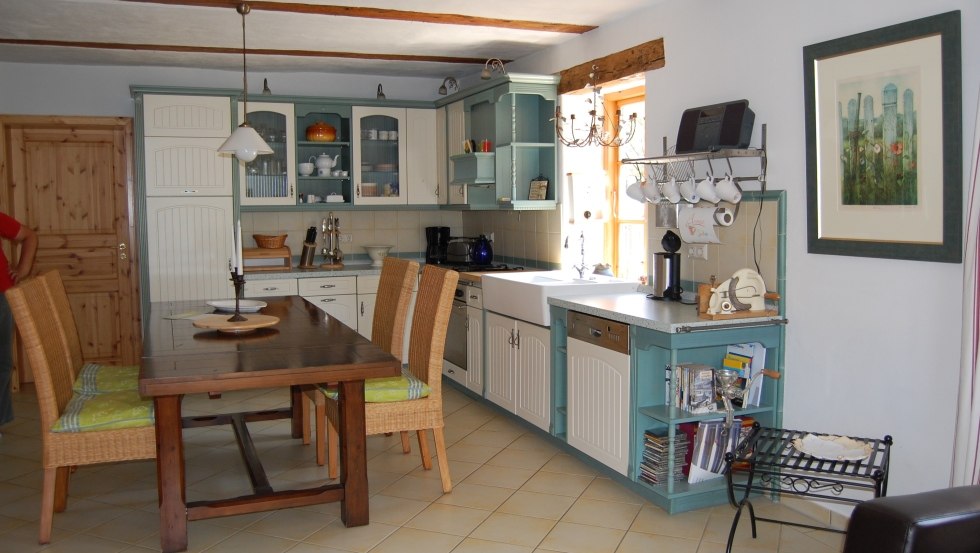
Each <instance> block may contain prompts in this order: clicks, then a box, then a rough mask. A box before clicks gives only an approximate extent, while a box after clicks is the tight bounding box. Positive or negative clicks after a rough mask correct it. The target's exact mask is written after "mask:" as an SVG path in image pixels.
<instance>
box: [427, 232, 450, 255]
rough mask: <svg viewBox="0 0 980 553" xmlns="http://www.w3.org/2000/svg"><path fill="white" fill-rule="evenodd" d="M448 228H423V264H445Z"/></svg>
mask: <svg viewBox="0 0 980 553" xmlns="http://www.w3.org/2000/svg"><path fill="white" fill-rule="evenodd" d="M448 245H449V227H425V262H426V263H445V262H446V253H447V252H446V248H447V246H448Z"/></svg>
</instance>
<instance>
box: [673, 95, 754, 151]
mask: <svg viewBox="0 0 980 553" xmlns="http://www.w3.org/2000/svg"><path fill="white" fill-rule="evenodd" d="M754 123H755V113H753V112H752V110H751V109H749V101H748V100H737V101H734V102H725V103H723V104H715V105H712V106H703V107H699V108H691V109H688V110H685V111H684V113H683V114H682V115H681V124H680V128H679V129H678V130H677V146H676V147H675V149H674V151H675V152H676V153H678V154H686V153H689V152H713V151H715V150H720V149H723V148H748V147H749V140H751V139H752V125H753V124H754Z"/></svg>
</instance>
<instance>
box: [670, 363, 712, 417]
mask: <svg viewBox="0 0 980 553" xmlns="http://www.w3.org/2000/svg"><path fill="white" fill-rule="evenodd" d="M673 375H674V377H675V383H674V400H673V405H674V407H679V408H681V409H684V410H685V411H690V412H691V413H713V412H715V411H717V409H718V405H717V402H716V397H715V368H714V367H712V366H711V365H702V364H700V363H678V364H677V366H676V367H674V371H673Z"/></svg>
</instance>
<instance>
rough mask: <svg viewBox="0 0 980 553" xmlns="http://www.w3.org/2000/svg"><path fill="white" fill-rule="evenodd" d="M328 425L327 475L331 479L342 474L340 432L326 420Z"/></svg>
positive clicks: (325, 422)
mask: <svg viewBox="0 0 980 553" xmlns="http://www.w3.org/2000/svg"><path fill="white" fill-rule="evenodd" d="M324 424H326V426H327V440H328V441H327V476H329V477H330V479H331V480H333V479H335V478H337V477H339V476H340V434H338V433H337V429H336V428H334V427H333V425H332V424H330V422H329V421H326V420H324Z"/></svg>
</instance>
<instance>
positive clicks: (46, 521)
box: [37, 468, 61, 545]
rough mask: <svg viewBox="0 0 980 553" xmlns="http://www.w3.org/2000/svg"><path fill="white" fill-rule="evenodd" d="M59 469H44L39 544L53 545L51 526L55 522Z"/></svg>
mask: <svg viewBox="0 0 980 553" xmlns="http://www.w3.org/2000/svg"><path fill="white" fill-rule="evenodd" d="M59 470H61V469H59V468H46V469H44V476H43V477H42V483H41V524H40V533H39V534H38V539H37V542H38V543H40V544H42V545H43V544H47V543H51V525H52V523H53V522H54V503H55V502H54V496H55V488H56V487H57V486H58V484H57V480H58V471H59Z"/></svg>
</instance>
